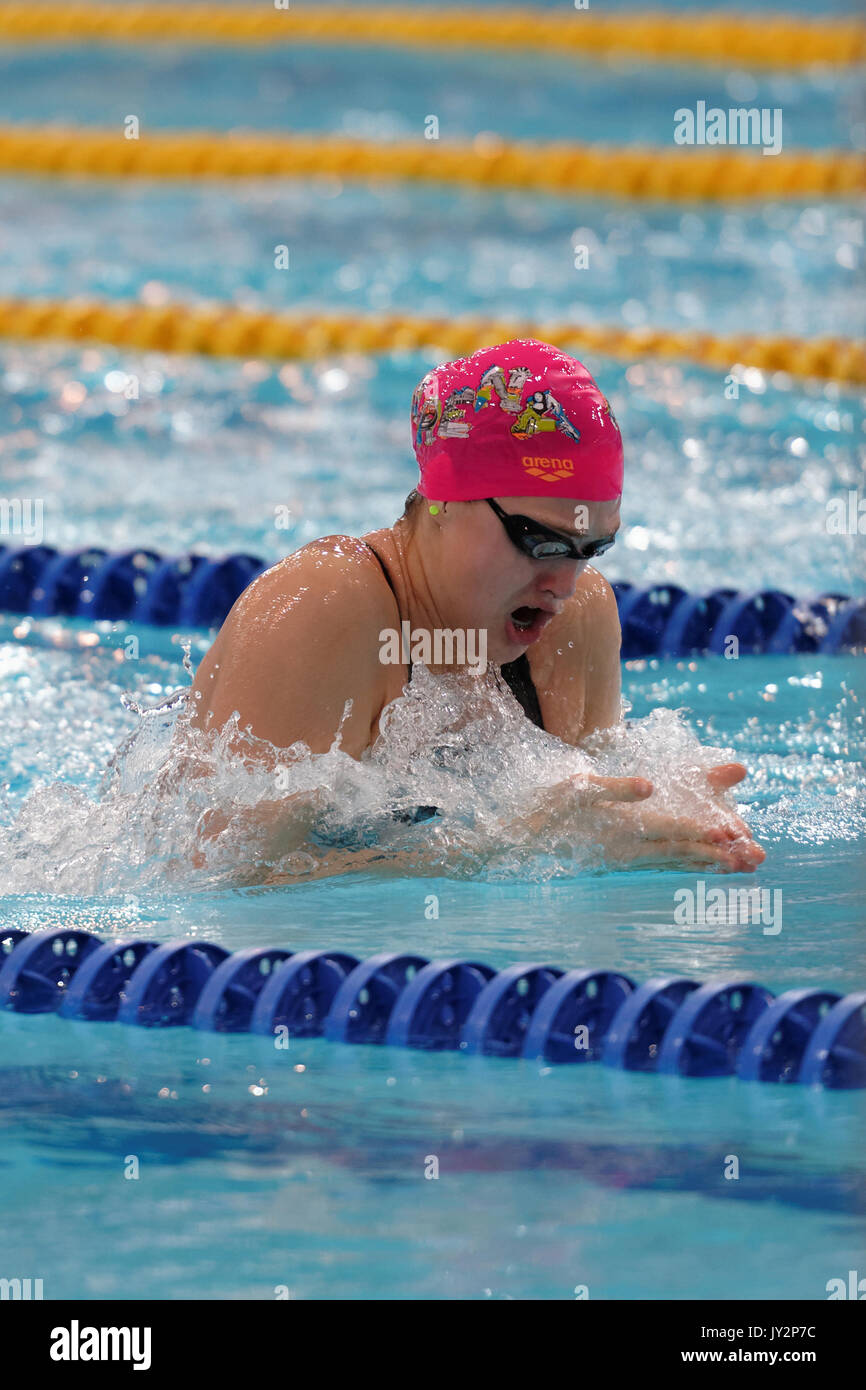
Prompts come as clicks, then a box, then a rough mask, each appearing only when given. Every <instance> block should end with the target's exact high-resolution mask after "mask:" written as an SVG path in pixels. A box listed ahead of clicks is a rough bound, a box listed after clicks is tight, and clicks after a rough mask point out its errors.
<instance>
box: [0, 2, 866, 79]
mask: <svg viewBox="0 0 866 1390" xmlns="http://www.w3.org/2000/svg"><path fill="white" fill-rule="evenodd" d="M0 38H2V39H6V40H8V41H11V42H18V43H79V44H80V43H142V42H148V43H188V44H231V45H237V44H251V45H257V44H267V45H268V46H271V45H274V44H281V43H282V44H337V45H341V46H350V45H368V44H370V45H379V46H382V47H388V48H393V47H401V48H421V49H424V50H426V51H428V52H429V53H430V54H432V55H433V56H436V55H437V54H438V53H439V52H441V50H443V49H454V48H459V49H462V50H463V51H464V52H468V53H473V52H475V51H476V50H478V49H480V48H491V49H505V50H508V49H519V50H520V51H521V52H526V51H536V52H546V53H556V54H559V55H562V54H568V55H569V56H571V55H575V56H581V55H583V56H586V57H588V58H597V57H615V56H617V55H620V54H621V55H626V56H627V55H638V54H639V55H640V56H641V57H642V58H644V59H649V60H650V61H652V62H687V61H691V62H702V63H710V64H718V63H731V62H734V63H738V64H742V65H752V66H756V67H766V68H804V67H811V66H813V65H816V64H848V63H857V62H861V61H862V60H863V59H864V57H866V36H864V29H863V26H862V25H860V24H858V23H856V22H855V21H850V20H846V19H836V18H830V17H823V18H821V19H820V20H817V21H814V20H803V19H799V18H794V17H786V16H783V15H772V14H766V15H765V14H752V15H748V14H739V15H736V14H730V13H728V12H727V11H710V12H709V13H706V14H689V15H688V16H685V15H677V14H670V13H648V14H642V13H629V14H624V15H596V14H593V13H591V12H590V11H589V10H583V11H576V10H574V9H569V10H566V11H565V12H564V13H563V14H561V15H559V14H557V15H554V14H544V13H539V12H538V11H534V10H520V9H516V8H503V9H497V10H495V11H488V12H484V11H473V10H471V9H457V8H453V9H440V8H438V7H437V8H435V9H425V8H415V9H397V8H395V9H371V10H366V11H361V10H357V9H344V8H341V7H340V6H334V5H321V6H320V5H317V6H315V7H314V8H312V9H311V10H310V11H304V10H303V9H301V8H300V7H296V6H295V5H294V4H287V5H286V6H285V8H279V9H278V8H276V6H275V5H273V4H272V5H271V6H270V7H268V8H265V7H264V6H263V7H262V8H261V9H257V10H253V9H246V8H241V7H239V6H222V5H216V6H205V5H185V6H183V7H181V6H172V5H140V4H135V5H123V6H116V5H107V4H67V5H62V6H47V5H33V4H27V5H25V4H5V5H0Z"/></svg>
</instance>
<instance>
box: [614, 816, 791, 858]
mask: <svg viewBox="0 0 866 1390" xmlns="http://www.w3.org/2000/svg"><path fill="white" fill-rule="evenodd" d="M732 819H733V821H734V822H735V824H734V825H732V824H729V823H727V822H726V823H725V824H723V825H717V826H707V825H706V824H705V823H703V822H701V821H697V820H686V819H684V818H680V817H676V816H666V815H662V814H654V815H648V814H646V813H645V812H643V811H642V812H641V813H640V834H641V837H642V838H643V839H645V840H651V841H653V842H655V841H659V840H661V841H672V840H675V841H677V842H682V843H692V842H694V843H695V844H701V843H703V844H710V845H714V846H717V847H718V848H719V849H720V850H721V852H722V853H724V854H727V855H729V856H732V857H733V858H735V859H736V860H737V862H738V863H739V862H742V863H743V864H745V865H747V866H748V867H749V868H750V869H751V868H754V867H755V866H756V865H757V864H760V863H761V862H762V861H763V860H764V859H766V857H767V856H766V854H765V853H764V851H763V850H762V849H761V848H760V846H759V845H757V844H755V841H754V840H753V839H752V836H751V832H750V831H749V828H748V826H747V825H746V824H745V822H744V821H739V820H738V819H737V818H736V817H733V818H732Z"/></svg>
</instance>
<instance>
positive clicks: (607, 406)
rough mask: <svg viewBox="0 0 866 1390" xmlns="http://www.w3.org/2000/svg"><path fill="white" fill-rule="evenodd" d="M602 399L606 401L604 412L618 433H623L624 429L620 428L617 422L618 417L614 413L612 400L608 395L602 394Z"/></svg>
mask: <svg viewBox="0 0 866 1390" xmlns="http://www.w3.org/2000/svg"><path fill="white" fill-rule="evenodd" d="M601 399H602V400H603V401H604V407H603V413H604V414H605V415H606V416H607V418H608V419H609V420H610V423H611V424H612V425H613V427H614V429H615V430H616V431H617V433H618V434H622V430H621V429H620V427H619V424H618V423H617V418H616V416H615V415H614V413H613V409H612V407H611V404H610V401H609V400H608V398H607V396H602V398H601Z"/></svg>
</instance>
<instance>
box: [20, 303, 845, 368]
mask: <svg viewBox="0 0 866 1390" xmlns="http://www.w3.org/2000/svg"><path fill="white" fill-rule="evenodd" d="M0 338H18V339H31V340H32V339H58V340H60V341H65V342H74V343H84V342H98V343H106V344H110V345H111V346H113V347H119V348H131V349H134V350H136V351H140V352H187V353H201V354H203V355H205V356H210V357H247V358H249V357H273V358H282V359H293V360H301V359H315V358H320V357H322V356H325V355H328V354H331V353H383V352H416V351H422V350H423V351H429V352H432V353H435V354H436V355H437V360H442V361H444V360H445V359H447V358H453V357H460V356H464V355H466V354H469V353H472V352H474V351H475V350H476V349H477V348H480V347H483V346H484V345H485V343H495V342H507V341H509V340H510V339H511V338H539V339H541V340H542V341H544V342H549V343H553V344H554V345H555V346H557V347H560V348H562V349H563V350H564V351H568V352H579V353H582V354H585V353H589V354H593V353H595V354H598V355H599V356H606V357H613V358H616V359H618V360H623V361H627V362H630V363H635V362H639V361H640V360H641V359H643V358H648V357H650V358H652V357H660V358H670V359H682V360H685V361H690V362H694V363H696V364H697V365H698V366H702V367H708V368H714V369H716V370H718V371H720V372H723V373H724V374H725V376H726V377H728V376H731V377H732V378H733V380H734V382H736V381H737V380H738V373H739V372H740V370H741V369H743V368H758V369H759V370H761V371H766V372H783V373H786V374H787V375H790V376H794V377H817V378H822V379H825V380H830V381H838V382H844V383H847V384H852V385H862V384H863V383H866V344H863V343H862V342H859V341H857V340H855V339H847V338H815V339H812V340H809V339H803V338H788V337H782V336H770V335H766V334H765V335H745V334H737V335H731V336H723V335H719V334H713V333H702V332H697V331H695V330H693V329H663V328H618V327H615V326H612V325H610V326H604V325H598V324H574V323H554V322H547V323H544V322H541V323H533V322H531V321H530V322H526V321H520V320H513V319H498V318H478V317H476V318H472V317H462V316H461V317H460V318H456V319H436V318H422V317H419V316H417V315H412V314H375V315H364V314H356V313H347V314H341V313H309V314H307V313H295V312H290V311H287V312H280V313H271V312H264V311H261V312H260V311H257V310H253V309H243V308H239V307H238V306H237V305H234V304H230V303H222V304H212V303H210V304H185V303H183V302H182V301H180V302H177V301H176V302H173V303H168V304H161V305H157V306H154V305H147V304H137V303H134V302H119V303H111V302H110V301H99V300H88V299H71V300H53V299H2V298H0Z"/></svg>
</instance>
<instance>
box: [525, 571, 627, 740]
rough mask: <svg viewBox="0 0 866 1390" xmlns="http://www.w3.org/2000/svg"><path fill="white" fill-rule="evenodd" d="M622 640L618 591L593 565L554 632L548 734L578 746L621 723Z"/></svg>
mask: <svg viewBox="0 0 866 1390" xmlns="http://www.w3.org/2000/svg"><path fill="white" fill-rule="evenodd" d="M553 626H554V625H553V624H551V629H553ZM621 643H622V633H621V630H620V624H619V611H618V609H617V604H616V595H615V594H614V592H613V589H612V588H611V586H610V585H609V584H608V582H607V580H606V579H605V578H603V576H602V575H600V574H599V573H598V571H597V570H594V569H592V568H591V567H590V568H587V569H586V570H585V571H584V573H583V575H582V576H581V580H580V584H579V586H578V589H577V591H576V592H575V594H574V595H573V597H572V598H571V599H570V600H569V602H568V604H567V605H566V608H565V609H564V610H563V613H562V614H561V616H560V617H559V618H558V619H557V622H556V631H555V632H554V631H551V634H550V639H549V651H550V670H551V674H550V677H549V680H548V684H547V688H546V689H543V690H542V691H541V692H540V699H541V703H542V713H543V715H544V727H545V729H546V730H547V731H548V733H551V734H555V735H556V737H557V738H561V739H562V741H563V742H564V743H570V744H572V745H575V746H576V745H578V744H580V743H581V742H582V741H583V740H584V739H585V738H588V737H589V735H590V734H593V733H597V732H598V731H600V730H604V729H610V728H613V727H614V726H615V725H617V724H619V723H621V721H622V675H621V670H620V646H621Z"/></svg>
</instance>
